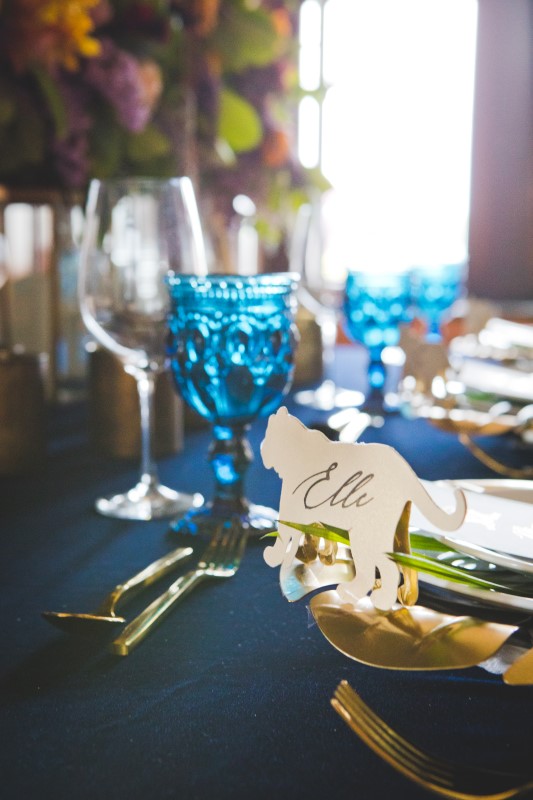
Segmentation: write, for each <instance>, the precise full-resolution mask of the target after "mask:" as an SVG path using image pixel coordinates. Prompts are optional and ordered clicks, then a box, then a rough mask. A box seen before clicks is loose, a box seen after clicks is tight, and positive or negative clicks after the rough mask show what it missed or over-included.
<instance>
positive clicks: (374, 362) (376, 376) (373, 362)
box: [368, 348, 385, 392]
mask: <svg viewBox="0 0 533 800" xmlns="http://www.w3.org/2000/svg"><path fill="white" fill-rule="evenodd" d="M381 354H382V350H381V348H378V349H375V348H370V351H369V355H370V361H369V363H368V382H369V384H370V391H371V392H375V390H381V389H382V388H383V386H384V384H385V365H384V363H383V359H382V356H381Z"/></svg>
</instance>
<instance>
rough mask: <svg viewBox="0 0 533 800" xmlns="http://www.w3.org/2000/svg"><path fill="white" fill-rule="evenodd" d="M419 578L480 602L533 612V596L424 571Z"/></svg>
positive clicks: (423, 582)
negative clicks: (437, 575) (437, 576)
mask: <svg viewBox="0 0 533 800" xmlns="http://www.w3.org/2000/svg"><path fill="white" fill-rule="evenodd" d="M418 580H419V582H420V583H421V584H422V585H423V584H429V586H437V587H438V588H439V589H445V590H446V591H447V592H450V594H455V595H460V596H461V597H470V598H472V599H473V600H479V602H480V603H483V604H485V605H487V604H488V605H494V606H499V607H501V608H514V609H516V610H517V611H526V612H527V613H528V614H533V597H521V596H520V595H518V594H506V593H504V592H495V591H487V590H486V589H475V588H474V587H473V586H468V585H467V584H466V583H454V582H453V581H445V580H442V578H435V577H433V575H427V574H426V573H424V572H419V573H418ZM494 580H495V581H497V580H498V578H497V577H495V578H494Z"/></svg>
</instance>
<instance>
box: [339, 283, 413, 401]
mask: <svg viewBox="0 0 533 800" xmlns="http://www.w3.org/2000/svg"><path fill="white" fill-rule="evenodd" d="M409 314H410V286H409V276H408V274H407V273H406V272H362V271H361V272H359V271H353V272H349V273H348V277H347V279H346V288H345V292H344V315H345V319H346V325H347V328H348V332H349V334H350V336H351V337H352V338H353V339H355V340H356V341H358V342H361V343H362V344H364V345H365V347H366V348H367V350H368V354H369V364H368V381H369V384H370V390H371V392H374V393H375V392H381V390H382V389H383V385H384V383H385V366H384V364H383V359H382V353H383V350H384V349H385V347H392V346H394V345H397V344H398V341H399V339H400V331H399V326H400V323H402V322H407V321H408V320H409Z"/></svg>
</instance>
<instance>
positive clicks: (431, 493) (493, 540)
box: [261, 407, 533, 684]
mask: <svg viewBox="0 0 533 800" xmlns="http://www.w3.org/2000/svg"><path fill="white" fill-rule="evenodd" d="M261 453H262V458H263V462H264V464H265V466H266V467H267V468H273V469H275V470H276V471H277V472H278V474H279V475H280V477H281V479H282V491H281V498H280V522H279V526H278V531H277V532H276V534H274V543H273V544H268V545H267V547H266V549H265V561H266V562H267V564H268V565H269V566H272V567H276V566H279V567H280V573H279V581H280V588H281V591H282V594H283V595H284V597H285V598H286V599H287V600H288V601H289V602H291V603H292V602H296V601H300V600H303V599H305V602H306V603H307V604H308V607H309V610H310V613H311V615H312V617H313V618H314V620H315V622H316V624H317V626H318V628H319V629H320V631H321V632H322V634H323V635H324V636H325V638H326V640H327V641H328V642H329V643H330V644H332V645H333V646H334V647H335V648H336V649H338V650H339V651H340V652H341V653H343V654H344V655H345V656H347V657H348V658H350V659H354V660H356V661H360V662H362V663H364V664H367V665H370V666H375V667H379V668H384V669H394V670H442V669H458V668H467V667H472V666H482V667H485V668H486V669H487V670H488V671H492V672H496V673H498V674H501V675H502V676H503V681H504V682H505V683H508V684H530V683H533V670H532V669H531V668H529V669H528V666H529V665H530V664H531V663H532V662H533V656H532V655H531V650H530V648H531V645H532V641H533V640H532V634H533V626H532V624H531V616H532V614H533V584H532V579H531V575H532V573H533V527H532V524H531V520H532V516H531V502H532V500H533V494H532V486H533V485H532V484H531V482H528V481H505V480H498V479H494V480H488V481H486V482H485V481H482V480H477V481H476V480H471V481H467V480H457V481H453V480H450V481H437V482H428V481H420V480H419V479H418V478H417V476H416V475H415V474H414V472H413V471H412V469H411V468H410V467H409V465H408V464H407V463H406V462H405V461H404V460H403V459H402V457H401V456H400V455H399V454H398V453H397V452H396V451H395V450H393V449H392V448H391V447H389V446H383V445H379V444H375V445H373V444H357V443H351V444H349V443H341V442H331V441H329V440H328V439H327V438H326V437H325V436H324V435H323V434H321V433H320V432H317V431H314V430H309V429H307V428H306V427H305V426H304V425H303V424H302V423H301V422H300V421H299V420H298V419H297V418H295V417H292V416H291V415H290V414H289V413H288V412H287V409H285V408H283V407H282V408H281V409H280V410H279V411H278V412H277V413H276V414H275V415H272V416H271V418H270V420H269V426H268V428H267V434H266V437H265V440H264V441H263V444H262V447H261ZM510 498H511V499H510ZM324 590H326V591H324ZM419 591H420V594H421V596H422V597H423V600H424V604H423V605H422V604H419V602H418V601H419ZM447 605H448V608H446V606H447ZM461 605H462V612H458V611H457V610H455V611H454V606H459V607H460V606H461ZM465 609H466V610H467V613H465ZM502 617H503V620H505V621H502Z"/></svg>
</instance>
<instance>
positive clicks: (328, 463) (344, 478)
mask: <svg viewBox="0 0 533 800" xmlns="http://www.w3.org/2000/svg"><path fill="white" fill-rule="evenodd" d="M261 456H262V459H263V463H264V465H265V467H266V468H267V469H274V470H275V471H276V472H277V473H278V475H279V476H280V478H281V480H282V488H281V497H280V503H279V520H280V521H279V524H278V536H277V538H276V539H275V542H274V544H273V545H270V546H267V547H266V549H265V554H264V557H265V561H266V562H267V564H268V565H269V566H271V567H276V566H280V567H281V573H282V575H283V572H284V571H285V574H287V572H288V571H290V570H291V568H292V566H293V564H294V561H295V558H296V556H297V551H298V549H299V548H301V543H302V539H303V536H302V533H301V532H300V531H298V530H296V529H295V528H294V527H292V526H289V525H286V524H284V522H291V523H297V524H300V525H313V524H321V525H323V526H324V527H325V528H331V529H335V528H337V529H339V528H340V529H343V530H346V531H347V532H348V537H349V541H350V550H351V555H352V558H353V563H354V565H355V574H354V572H353V571H351V572H350V573H349V575H348V577H347V579H346V580H344V581H342V582H341V583H339V585H338V587H337V592H338V594H339V596H340V598H341V600H342V601H343V602H345V603H348V604H351V605H355V604H356V603H357V601H358V600H360V599H361V598H362V597H365V596H366V595H367V594H369V593H370V599H371V601H372V603H373V604H374V606H375V607H376V608H378V609H381V610H388V609H390V608H392V607H393V605H394V604H395V603H396V602H397V600H398V599H399V600H400V601H401V602H404V603H405V604H413V603H415V602H416V599H417V592H416V591H415V592H413V590H412V588H411V591H410V592H409V591H407V593H406V592H405V583H406V578H407V574H406V571H404V575H403V577H404V585H403V587H402V588H403V590H404V591H403V594H402V589H401V588H400V589H399V586H400V577H401V573H400V568H399V567H398V565H397V564H396V562H395V561H393V560H391V558H390V557H389V556H388V555H387V554H388V553H391V552H393V551H398V550H401V551H402V552H404V553H406V552H407V553H408V552H410V551H409V549H408V547H409V541H408V540H409V533H408V521H409V510H410V507H411V503H413V504H414V505H415V506H416V507H417V509H418V510H419V512H420V513H421V514H422V515H423V516H424V517H425V518H426V519H427V520H428V521H429V522H430V523H432V524H433V525H434V526H436V527H438V528H439V529H441V530H443V531H454V530H457V528H459V527H460V526H461V525H462V523H463V521H464V518H465V515H466V499H465V496H464V494H463V492H461V491H460V490H457V491H456V492H455V493H454V494H455V508H452V509H444V508H441V507H440V506H439V505H437V503H436V502H435V501H434V500H433V499H432V497H431V495H430V494H429V493H428V492H427V491H426V489H425V487H424V486H423V485H422V483H421V482H420V480H419V479H418V477H417V476H416V474H415V472H414V471H413V469H412V468H411V467H410V466H409V464H408V463H407V461H405V459H404V458H402V456H401V455H400V454H399V453H398V452H397V451H396V450H394V448H392V447H389V446H388V445H384V444H362V443H358V442H354V443H345V442H332V441H330V440H329V439H328V438H327V437H326V436H324V434H322V433H320V432H319V431H315V430H309V429H308V428H306V427H305V425H304V424H303V423H302V422H300V420H299V419H297V418H296V417H294V416H292V415H291V414H289V412H288V411H287V409H286V408H285V407H282V408H280V409H279V410H278V411H277V412H276V413H275V414H272V415H271V416H270V418H269V421H268V427H267V431H266V434H265V438H264V440H263V442H262V444H261ZM300 553H301V549H300ZM325 560H326V561H327V558H326V559H322V561H321V563H320V564H319V565H318V569H321V570H325V569H328V567H327V564H324V563H323V562H324V561H325ZM334 574H336V575H337V574H339V570H337V571H336V572H335V573H334ZM377 575H378V576H379V577H378V579H376V578H377ZM414 577H415V576H412V575H411V579H413V578H414ZM318 585H320V583H317V588H318ZM322 585H323V584H322ZM409 595H410V596H409ZM407 596H409V599H407Z"/></svg>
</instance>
